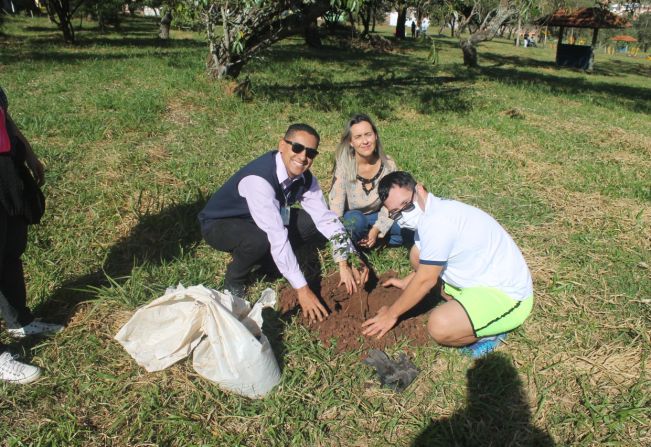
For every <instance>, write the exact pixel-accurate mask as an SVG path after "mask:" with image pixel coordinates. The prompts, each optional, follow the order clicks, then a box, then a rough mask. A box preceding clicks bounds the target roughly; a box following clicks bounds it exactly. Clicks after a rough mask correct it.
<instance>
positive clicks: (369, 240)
mask: <svg viewBox="0 0 651 447" xmlns="http://www.w3.org/2000/svg"><path fill="white" fill-rule="evenodd" d="M379 234H380V230H378V229H377V227H371V229H370V230H369V232H368V236H366V237H365V238H364V239H360V241H359V245H360V246H361V247H364V248H373V247H375V244H376V243H377V238H378V235H379Z"/></svg>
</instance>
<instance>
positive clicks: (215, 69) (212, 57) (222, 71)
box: [207, 43, 244, 79]
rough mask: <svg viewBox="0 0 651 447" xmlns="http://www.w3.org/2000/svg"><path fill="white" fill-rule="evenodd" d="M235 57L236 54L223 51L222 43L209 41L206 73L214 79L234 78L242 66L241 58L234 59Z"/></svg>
mask: <svg viewBox="0 0 651 447" xmlns="http://www.w3.org/2000/svg"><path fill="white" fill-rule="evenodd" d="M236 58H237V57H236V56H234V55H232V54H230V53H229V52H227V51H224V47H223V46H222V45H219V46H217V45H213V44H212V43H211V44H210V54H209V56H208V64H207V69H208V73H209V74H210V75H211V76H212V77H213V78H216V79H224V78H231V79H236V78H237V77H238V76H239V75H240V72H241V71H242V68H243V67H244V63H243V62H242V60H241V59H239V60H235V59H236Z"/></svg>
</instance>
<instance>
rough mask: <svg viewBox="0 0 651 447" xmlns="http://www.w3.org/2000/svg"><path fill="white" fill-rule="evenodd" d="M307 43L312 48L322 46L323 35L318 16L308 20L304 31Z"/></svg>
mask: <svg viewBox="0 0 651 447" xmlns="http://www.w3.org/2000/svg"><path fill="white" fill-rule="evenodd" d="M304 37H305V44H306V45H307V46H308V47H311V48H321V46H322V43H321V35H320V34H319V24H318V23H317V21H316V17H314V18H313V19H312V20H309V21H307V23H306V25H305V31H304Z"/></svg>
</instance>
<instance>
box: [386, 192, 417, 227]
mask: <svg viewBox="0 0 651 447" xmlns="http://www.w3.org/2000/svg"><path fill="white" fill-rule="evenodd" d="M414 194H416V188H414V190H413V191H412V193H411V199H410V200H409V202H408V203H407V204H406V205H405V206H403V207H402V208H400V209H399V210H398V211H392V212H390V213H389V219H392V220H398V219H400V218H401V217H402V213H408V212H409V211H412V210H413V209H414V208H416V205H414Z"/></svg>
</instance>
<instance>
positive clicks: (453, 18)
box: [450, 16, 457, 37]
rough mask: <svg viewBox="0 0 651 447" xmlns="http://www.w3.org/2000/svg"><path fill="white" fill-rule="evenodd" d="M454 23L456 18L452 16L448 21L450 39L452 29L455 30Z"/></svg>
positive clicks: (452, 33) (452, 35) (452, 34)
mask: <svg viewBox="0 0 651 447" xmlns="http://www.w3.org/2000/svg"><path fill="white" fill-rule="evenodd" d="M456 22H457V20H456V18H455V17H454V16H452V18H451V19H450V37H454V28H455V25H456Z"/></svg>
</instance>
